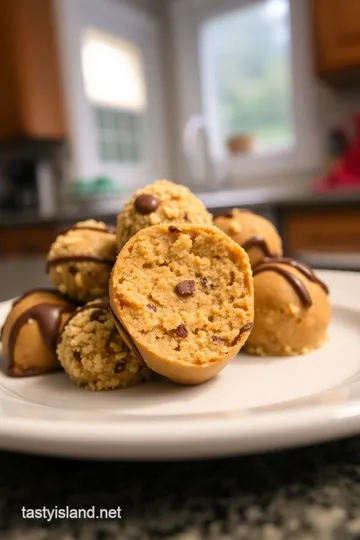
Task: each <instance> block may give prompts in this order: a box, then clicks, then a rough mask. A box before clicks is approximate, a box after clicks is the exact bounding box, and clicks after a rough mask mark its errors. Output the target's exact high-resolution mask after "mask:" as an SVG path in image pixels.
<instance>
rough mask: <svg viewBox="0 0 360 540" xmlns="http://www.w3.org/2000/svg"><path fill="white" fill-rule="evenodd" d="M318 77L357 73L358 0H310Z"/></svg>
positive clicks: (359, 49) (359, 53)
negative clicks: (311, 2) (347, 72)
mask: <svg viewBox="0 0 360 540" xmlns="http://www.w3.org/2000/svg"><path fill="white" fill-rule="evenodd" d="M313 2H314V4H313V7H314V11H313V16H314V28H315V40H316V43H315V45H316V54H317V70H318V73H319V74H320V75H329V74H330V75H331V73H336V72H340V71H349V72H351V71H354V70H357V69H359V70H360V2H359V0H313Z"/></svg>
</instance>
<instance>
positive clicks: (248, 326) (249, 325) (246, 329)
mask: <svg viewBox="0 0 360 540" xmlns="http://www.w3.org/2000/svg"><path fill="white" fill-rule="evenodd" d="M253 326H254V323H253V322H248V323H246V324H244V326H242V327H241V328H240V330H239V333H238V335H237V336H236V338H235V339H234V340H233V342H232V343H231V347H234V346H235V345H236V344H237V343H238V341H239V339H240V338H241V336H242V335H243V334H245V332H249V331H250V330H252V329H253Z"/></svg>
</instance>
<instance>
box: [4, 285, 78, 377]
mask: <svg viewBox="0 0 360 540" xmlns="http://www.w3.org/2000/svg"><path fill="white" fill-rule="evenodd" d="M75 308H76V306H75V305H74V304H72V303H71V302H70V301H69V300H68V299H67V298H65V297H63V296H62V295H61V294H60V293H59V292H58V291H55V290H54V291H52V290H50V289H49V290H47V289H36V290H33V291H29V292H28V293H27V294H25V295H24V296H22V297H21V298H19V299H18V300H16V301H15V302H14V304H13V307H12V309H11V311H10V313H9V315H8V317H7V319H6V321H5V324H4V326H3V328H2V334H1V340H2V345H3V353H4V356H5V358H7V360H8V374H9V375H11V376H13V377H26V376H31V375H38V374H40V373H46V372H50V371H54V370H56V369H59V368H60V364H59V362H58V359H57V357H56V343H57V339H58V334H59V332H60V331H61V328H62V327H63V325H64V324H65V322H66V321H67V319H68V318H69V317H70V315H71V313H72V312H73V311H74V310H75Z"/></svg>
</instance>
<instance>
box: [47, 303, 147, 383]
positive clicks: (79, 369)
mask: <svg viewBox="0 0 360 540" xmlns="http://www.w3.org/2000/svg"><path fill="white" fill-rule="evenodd" d="M57 353H58V357H59V360H60V362H61V365H62V366H63V368H64V369H65V371H66V372H67V373H68V375H69V376H70V378H71V379H72V380H73V381H74V382H75V383H76V384H78V385H79V386H85V387H87V388H89V389H90V390H112V389H115V388H126V387H129V386H134V385H136V384H140V383H141V382H143V381H145V380H147V379H148V378H149V377H150V374H151V372H150V370H149V369H148V368H147V367H146V365H145V364H144V362H143V361H142V359H139V358H138V357H136V356H135V355H134V354H133V353H132V352H131V351H130V350H129V348H128V347H127V346H126V345H125V343H124V341H123V340H122V338H121V337H120V335H119V333H118V331H117V330H116V327H115V322H114V319H113V317H112V315H111V313H110V311H109V303H108V302H107V301H95V302H90V303H89V304H86V305H85V306H84V307H82V308H79V309H78V310H77V311H76V312H75V313H74V314H73V316H72V317H71V318H70V319H69V320H68V322H67V324H66V325H65V327H64V329H63V331H62V334H61V337H60V340H59V344H58V348H57Z"/></svg>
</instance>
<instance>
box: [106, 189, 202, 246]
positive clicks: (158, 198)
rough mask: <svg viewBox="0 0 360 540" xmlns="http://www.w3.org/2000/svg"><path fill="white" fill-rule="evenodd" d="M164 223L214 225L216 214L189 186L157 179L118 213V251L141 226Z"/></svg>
mask: <svg viewBox="0 0 360 540" xmlns="http://www.w3.org/2000/svg"><path fill="white" fill-rule="evenodd" d="M160 223H170V224H171V223H189V224H190V223H191V224H195V225H211V224H212V215H211V214H210V213H209V212H208V211H207V210H206V208H205V206H204V205H203V203H202V202H201V201H200V199H198V198H197V197H196V196H195V195H194V194H193V193H191V191H190V190H189V189H188V188H187V187H185V186H181V185H178V184H174V183H173V182H170V181H169V180H157V181H156V182H154V183H153V184H149V185H147V186H145V187H143V188H141V189H139V190H138V191H136V193H134V195H133V196H132V197H131V198H130V199H129V200H128V202H127V203H126V204H125V205H124V209H123V210H122V212H120V214H119V215H118V220H117V247H118V251H120V250H121V249H122V248H123V247H124V245H125V244H126V242H127V241H128V240H130V238H131V237H132V236H134V235H135V234H136V233H137V232H139V231H140V230H141V229H144V228H145V227H149V226H151V225H159V224H160Z"/></svg>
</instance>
